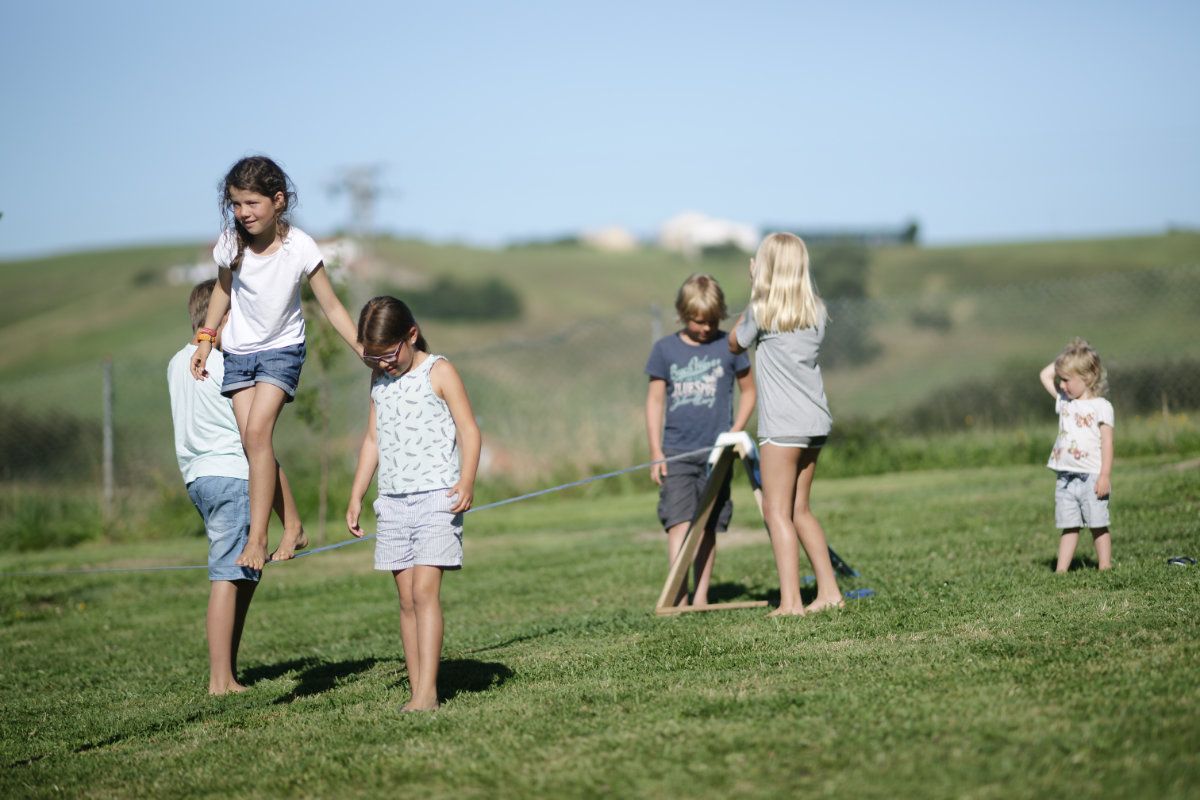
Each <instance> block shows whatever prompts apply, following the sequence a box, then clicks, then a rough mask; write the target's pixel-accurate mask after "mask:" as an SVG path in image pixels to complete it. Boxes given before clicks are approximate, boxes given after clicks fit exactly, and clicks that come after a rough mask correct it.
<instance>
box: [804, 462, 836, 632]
mask: <svg viewBox="0 0 1200 800" xmlns="http://www.w3.org/2000/svg"><path fill="white" fill-rule="evenodd" d="M820 456H821V450H820V449H819V448H818V449H816V450H811V449H807V448H805V449H803V450H801V451H800V458H799V461H798V463H797V467H798V469H799V473H798V474H797V476H796V500H795V503H794V505H793V506H792V523H793V524H794V525H795V526H796V533H797V534H798V535H799V536H800V544H802V545H803V546H804V553H805V555H807V556H808V561H809V563H810V564H812V568H813V575H814V576H815V577H816V579H817V596H816V598H815V599H814V600H813V601H812V602H811V603H810V604H809V605H808V607H807V608H806V609H805V611H807V612H813V611H823V610H825V609H827V608H835V607H841V606H844V605H845V604H846V602H845V601H844V600H843V599H842V590H841V589H840V588H839V587H838V582H837V575H835V574H834V571H833V562H832V561H831V560H830V558H829V543H828V542H827V541H826V539H825V530H824V529H823V528H822V527H821V523H820V521H819V520H817V518H816V515H814V514H813V513H812V509H811V508H810V507H809V495H810V494H811V492H812V482H813V477H814V476H815V475H816V472H817V459H818V458H820Z"/></svg>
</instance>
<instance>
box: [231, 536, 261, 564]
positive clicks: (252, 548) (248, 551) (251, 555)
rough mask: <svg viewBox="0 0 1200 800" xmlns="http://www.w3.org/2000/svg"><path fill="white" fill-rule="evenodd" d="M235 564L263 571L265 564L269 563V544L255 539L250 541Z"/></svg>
mask: <svg viewBox="0 0 1200 800" xmlns="http://www.w3.org/2000/svg"><path fill="white" fill-rule="evenodd" d="M233 563H235V564H237V565H238V566H239V567H249V568H250V569H262V568H263V564H265V563H267V543H266V542H265V541H255V540H254V539H253V538H252V539H250V541H248V542H246V546H245V547H244V548H243V549H242V554H241V555H240V556H238V557H237V561H235V562H233Z"/></svg>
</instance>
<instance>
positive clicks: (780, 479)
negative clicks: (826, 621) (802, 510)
mask: <svg viewBox="0 0 1200 800" xmlns="http://www.w3.org/2000/svg"><path fill="white" fill-rule="evenodd" d="M799 454H800V451H799V450H797V449H796V448H792V447H778V446H776V445H772V444H765V445H763V446H762V447H761V448H760V449H759V458H760V459H761V463H762V484H763V519H764V520H765V521H766V523H767V531H768V532H769V533H770V535H771V549H772V550H773V551H774V553H775V569H776V570H777V571H778V572H779V608H777V609H775V610H774V611H772V612H771V614H770V616H780V615H799V614H803V613H804V603H803V602H802V601H801V600H800V548H799V542H798V538H797V533H796V525H795V522H794V521H793V519H792V507H793V506H794V505H795V501H796V477H797V475H798V473H799Z"/></svg>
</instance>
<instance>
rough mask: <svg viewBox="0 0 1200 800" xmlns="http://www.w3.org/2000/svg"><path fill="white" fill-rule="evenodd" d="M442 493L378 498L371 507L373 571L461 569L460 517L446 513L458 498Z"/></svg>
mask: <svg viewBox="0 0 1200 800" xmlns="http://www.w3.org/2000/svg"><path fill="white" fill-rule="evenodd" d="M446 492H447V489H433V490H431V491H428V492H413V493H412V494H381V495H379V498H378V499H377V500H376V501H375V505H374V508H375V519H376V521H377V526H376V537H375V569H378V570H387V571H389V572H394V571H396V570H401V569H408V568H409V567H415V566H418V565H419V566H426V567H441V568H442V569H459V568H461V567H462V562H463V547H462V533H463V515H462V513H461V512H460V513H457V514H455V513H454V512H452V511H451V510H450V508H451V507H452V506H453V505H454V504H455V502H457V499H458V498H457V495H455V496H451V497H447V496H446Z"/></svg>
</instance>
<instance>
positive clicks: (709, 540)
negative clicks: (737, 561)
mask: <svg viewBox="0 0 1200 800" xmlns="http://www.w3.org/2000/svg"><path fill="white" fill-rule="evenodd" d="M716 560H717V532H716V530H705V531H704V534H703V537H702V538H701V539H700V546H699V547H697V548H696V561H695V563H694V565H693V567H692V569H693V571H694V574H695V575H696V593H695V595H693V597H692V605H694V606H706V605H708V584H709V581H710V580H711V579H712V571H713V562H715V561H716Z"/></svg>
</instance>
